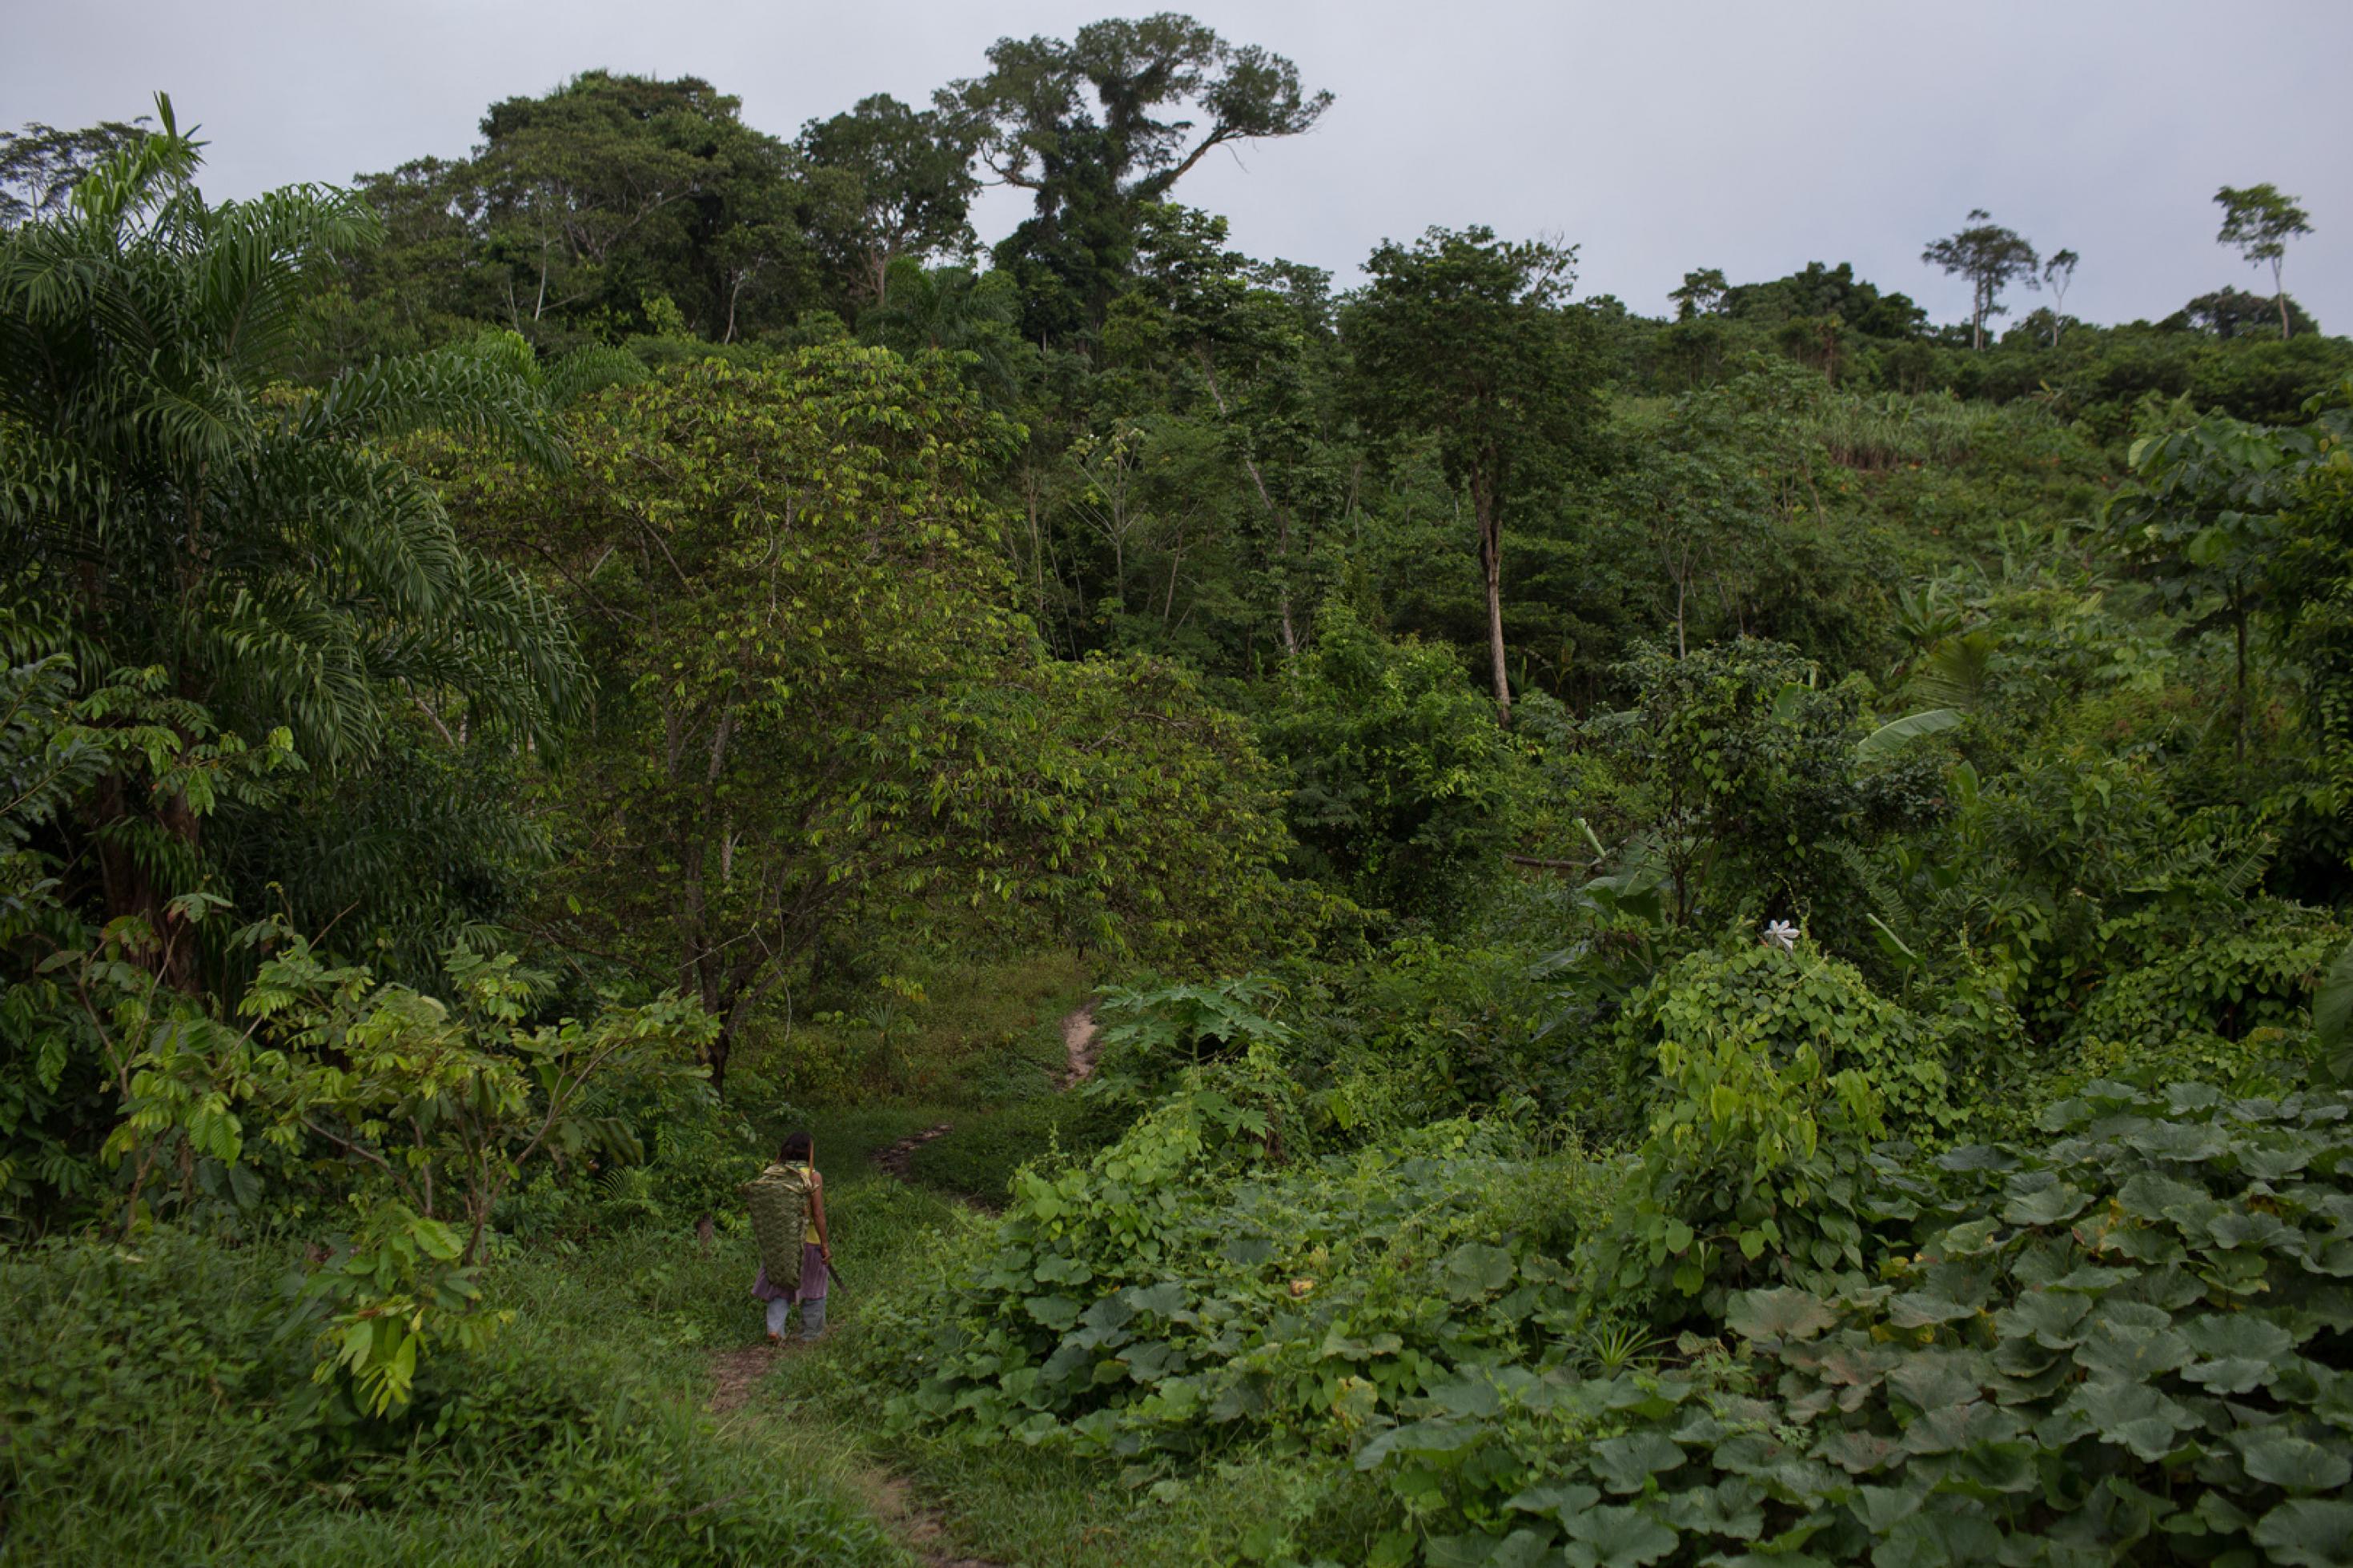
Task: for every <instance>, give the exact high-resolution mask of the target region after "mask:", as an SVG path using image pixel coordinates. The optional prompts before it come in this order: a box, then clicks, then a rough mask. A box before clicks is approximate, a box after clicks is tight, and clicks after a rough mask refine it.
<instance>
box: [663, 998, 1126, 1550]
mask: <svg viewBox="0 0 2353 1568" xmlns="http://www.w3.org/2000/svg"><path fill="white" fill-rule="evenodd" d="M1095 1035H1096V1031H1095V1015H1094V1005H1093V1004H1092V1003H1091V1002H1082V1003H1081V1004H1080V1005H1079V1006H1078V1008H1077V1009H1076V1010H1075V1011H1073V1012H1072V1013H1071V1015H1070V1016H1067V1017H1065V1018H1064V1019H1063V1020H1062V1049H1063V1051H1064V1052H1065V1054H1066V1056H1067V1058H1068V1065H1067V1066H1065V1068H1063V1070H1062V1072H1061V1074H1060V1076H1059V1077H1058V1078H1057V1079H1055V1082H1054V1087H1055V1089H1057V1090H1062V1091H1067V1090H1069V1089H1072V1088H1073V1087H1075V1086H1076V1085H1078V1084H1080V1083H1082V1082H1083V1081H1084V1080H1085V1079H1088V1078H1091V1077H1092V1076H1093V1074H1094V1070H1095V1055H1096V1049H1097V1047H1096V1038H1095ZM954 1127H955V1123H954V1122H952V1121H943V1122H941V1123H940V1124H939V1125H938V1126H936V1127H926V1128H924V1129H923V1131H920V1132H911V1133H909V1134H908V1135H907V1136H906V1137H904V1138H902V1139H900V1140H899V1141H898V1142H895V1143H893V1144H892V1145H891V1146H890V1147H889V1148H887V1149H881V1150H877V1151H876V1152H875V1154H874V1164H875V1167H876V1168H877V1169H879V1170H881V1171H882V1172H884V1173H887V1174H889V1175H891V1176H892V1177H894V1178H895V1179H897V1180H899V1181H902V1182H903V1181H906V1180H907V1179H908V1177H907V1162H908V1161H909V1160H910V1159H911V1158H912V1157H913V1154H914V1152H915V1151H916V1150H918V1149H920V1148H922V1147H923V1145H924V1144H926V1143H929V1142H932V1140H934V1139H935V1138H938V1137H940V1136H942V1135H943V1134H944V1133H946V1132H947V1131H950V1130H951V1129H953V1128H954ZM964 1201H965V1202H967V1203H969V1202H971V1201H972V1200H971V1199H969V1198H966V1199H965V1200H964ZM790 1353H792V1352H789V1351H787V1350H783V1349H780V1348H779V1347H777V1346H776V1345H772V1344H768V1343H765V1342H762V1343H758V1344H749V1345H743V1346H739V1347H737V1348H736V1349H733V1350H725V1351H721V1352H718V1353H717V1354H715V1355H713V1356H712V1361H711V1376H712V1388H711V1400H710V1410H711V1413H712V1415H716V1416H719V1417H720V1418H721V1419H722V1420H725V1419H727V1418H729V1417H731V1416H733V1415H736V1414H737V1413H738V1412H740V1411H742V1410H743V1409H744V1406H746V1405H749V1404H750V1403H751V1400H752V1391H753V1389H754V1387H755V1386H756V1385H757V1384H759V1382H760V1380H761V1379H762V1378H764V1377H765V1376H766V1375H767V1374H768V1373H769V1371H770V1370H771V1369H772V1368H773V1367H774V1366H775V1365H776V1358H777V1357H778V1356H779V1355H787V1354H790ZM852 1479H853V1481H854V1482H855V1484H856V1486H857V1487H858V1489H859V1490H860V1492H862V1493H863V1494H864V1495H865V1498H866V1500H867V1504H868V1506H869V1507H870V1508H871V1509H872V1510H873V1511H874V1516H875V1518H876V1519H877V1520H879V1521H881V1525H882V1527H883V1528H884V1529H885V1530H887V1531H890V1532H891V1535H892V1538H893V1539H895V1540H896V1541H897V1542H899V1543H900V1544H901V1545H902V1546H904V1547H905V1548H906V1549H907V1550H908V1551H909V1552H913V1553H914V1556H915V1560H916V1561H917V1562H918V1563H922V1564H923V1568H1006V1565H1005V1564H1003V1563H997V1562H995V1561H993V1560H991V1559H989V1558H986V1557H966V1556H964V1555H962V1554H961V1553H959V1552H956V1551H955V1549H954V1548H953V1547H952V1546H951V1545H950V1544H949V1540H950V1538H949V1533H948V1527H947V1519H946V1515H945V1514H944V1512H943V1511H942V1510H938V1509H933V1508H926V1507H924V1506H923V1504H922V1503H921V1502H920V1501H918V1500H917V1499H916V1496H915V1492H914V1489H913V1486H911V1485H910V1484H909V1483H908V1481H907V1480H906V1479H905V1478H904V1477H902V1476H895V1475H892V1473H891V1472H890V1471H888V1470H885V1469H882V1468H880V1467H877V1466H861V1467H860V1468H859V1469H858V1470H857V1471H856V1472H855V1474H854V1475H853V1477H852Z"/></svg>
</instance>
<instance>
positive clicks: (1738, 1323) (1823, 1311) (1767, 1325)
mask: <svg viewBox="0 0 2353 1568" xmlns="http://www.w3.org/2000/svg"><path fill="white" fill-rule="evenodd" d="M1837 1321H1838V1314H1837V1312H1835V1311H1833V1310H1831V1304H1830V1303H1829V1302H1827V1301H1825V1300H1822V1299H1821V1298H1820V1297H1819V1296H1816V1295H1813V1294H1810V1292H1808V1291H1804V1290H1799V1289H1795V1288H1793V1287H1790V1286H1786V1285H1785V1286H1781V1287H1778V1288H1777V1289H1771V1290H1744V1291H1742V1292H1741V1293H1740V1294H1739V1295H1737V1296H1735V1297H1734V1298H1732V1300H1731V1302H1730V1303H1729V1304H1728V1305H1727V1306H1726V1307H1725V1313H1724V1322H1725V1327H1726V1328H1728V1329H1730V1330H1731V1331H1733V1332H1734V1333H1736V1334H1738V1335H1740V1336H1741V1337H1742V1338H1743V1339H1750V1340H1762V1339H1778V1340H1810V1339H1812V1338H1813V1337H1814V1336H1815V1335H1816V1334H1819V1333H1820V1332H1821V1331H1823V1330H1824V1329H1827V1328H1829V1327H1830V1326H1831V1324H1833V1323H1835V1322H1837Z"/></svg>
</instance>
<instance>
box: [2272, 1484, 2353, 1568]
mask: <svg viewBox="0 0 2353 1568" xmlns="http://www.w3.org/2000/svg"><path fill="white" fill-rule="evenodd" d="M2254 1537H2255V1544H2256V1545H2258V1546H2260V1547H2262V1548H2263V1550H2264V1551H2266V1552H2270V1553H2271V1554H2272V1561H2273V1562H2274V1563H2290V1564H2292V1565H2293V1568H2347V1565H2348V1564H2353V1502H2332V1501H2323V1500H2319V1499H2317V1498H2297V1499H2296V1500H2294V1501H2293V1502H2284V1503H2282V1504H2280V1505H2279V1507H2277V1508H2275V1509H2274V1510H2271V1512H2269V1513H2267V1514H2265V1515H2263V1519H2262V1520H2261V1521H2258V1522H2257V1523H2256V1525H2255V1529H2254Z"/></svg>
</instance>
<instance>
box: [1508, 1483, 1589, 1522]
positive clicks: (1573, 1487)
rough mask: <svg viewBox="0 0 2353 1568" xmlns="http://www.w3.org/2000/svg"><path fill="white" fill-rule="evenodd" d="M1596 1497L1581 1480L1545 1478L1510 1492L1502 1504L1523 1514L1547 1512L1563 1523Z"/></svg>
mask: <svg viewBox="0 0 2353 1568" xmlns="http://www.w3.org/2000/svg"><path fill="white" fill-rule="evenodd" d="M1600 1500H1601V1494H1600V1493H1599V1492H1598V1491H1596V1490H1595V1489H1593V1488H1591V1487H1588V1486H1586V1485H1584V1484H1583V1483H1581V1482H1577V1481H1546V1482H1544V1483H1543V1484H1542V1485H1539V1486H1533V1487H1530V1488H1528V1489H1526V1490H1525V1491H1520V1492H1515V1493H1514V1494H1513V1495H1512V1498H1511V1500H1509V1501H1507V1502H1505V1503H1504V1507H1505V1508H1515V1509H1518V1510H1520V1511H1521V1512H1523V1513H1543V1514H1550V1515H1551V1516H1552V1517H1553V1518H1555V1519H1556V1520H1558V1521H1561V1522H1562V1523H1563V1524H1567V1522H1568V1521H1570V1520H1572V1519H1575V1518H1576V1517H1577V1515H1578V1514H1581V1513H1583V1512H1584V1511H1585V1510H1587V1509H1589V1508H1591V1507H1592V1506H1593V1505H1594V1504H1595V1503H1598V1502H1599V1501H1600Z"/></svg>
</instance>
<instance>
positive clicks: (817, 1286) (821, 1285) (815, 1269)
mask: <svg viewBox="0 0 2353 1568" xmlns="http://www.w3.org/2000/svg"><path fill="white" fill-rule="evenodd" d="M830 1282H831V1281H830V1280H829V1279H828V1277H827V1270H826V1267H825V1254H824V1253H822V1252H820V1251H818V1245H817V1243H816V1242H814V1241H804V1242H802V1243H801V1288H800V1291H799V1293H798V1294H795V1293H794V1292H793V1291H790V1290H787V1289H784V1288H783V1287H782V1286H779V1285H771V1284H769V1283H768V1267H767V1265H766V1264H765V1263H764V1264H762V1265H761V1266H760V1277H759V1278H758V1279H754V1280H753V1281H752V1294H753V1295H754V1297H755V1298H757V1299H758V1300H763V1301H822V1300H825V1288H826V1286H827V1285H828V1284H829V1283H830Z"/></svg>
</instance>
